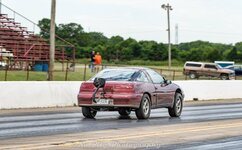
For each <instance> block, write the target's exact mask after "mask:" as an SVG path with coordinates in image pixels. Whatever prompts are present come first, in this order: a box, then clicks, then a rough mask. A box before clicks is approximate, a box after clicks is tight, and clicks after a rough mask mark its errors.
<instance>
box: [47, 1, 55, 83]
mask: <svg viewBox="0 0 242 150" xmlns="http://www.w3.org/2000/svg"><path fill="white" fill-rule="evenodd" d="M55 11H56V0H52V1H51V22H50V58H49V59H50V60H49V73H48V80H49V81H53V71H54V63H55Z"/></svg>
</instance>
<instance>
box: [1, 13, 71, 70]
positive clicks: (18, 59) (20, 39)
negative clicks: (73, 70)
mask: <svg viewBox="0 0 242 150" xmlns="http://www.w3.org/2000/svg"><path fill="white" fill-rule="evenodd" d="M35 25H36V24H35ZM0 47H1V48H4V49H6V50H7V51H9V52H10V53H12V54H13V55H12V57H11V58H8V60H7V61H9V62H10V66H11V67H10V68H11V69H15V68H21V69H24V68H25V67H26V66H29V65H34V64H35V63H36V62H46V63H48V62H49V49H50V45H49V43H48V40H45V39H43V38H41V37H40V36H39V35H37V34H35V33H34V32H33V31H29V30H28V29H27V27H23V26H21V23H18V22H16V21H15V19H14V18H11V17H9V16H8V14H1V13H0ZM65 48H69V49H70V48H71V49H72V50H73V54H72V55H71V56H67V54H66V53H65ZM74 51H75V48H74V47H73V45H62V46H56V50H55V59H56V60H57V61H60V62H62V63H64V62H67V61H70V60H71V61H74V59H75V56H74V54H75V52H74ZM0 61H3V58H2V57H0ZM4 61H6V60H4Z"/></svg>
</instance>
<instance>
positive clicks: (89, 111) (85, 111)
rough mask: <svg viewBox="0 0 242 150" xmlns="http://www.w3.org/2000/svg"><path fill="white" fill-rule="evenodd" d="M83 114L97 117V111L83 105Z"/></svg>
mask: <svg viewBox="0 0 242 150" xmlns="http://www.w3.org/2000/svg"><path fill="white" fill-rule="evenodd" d="M82 114H83V116H84V117H86V118H95V116H96V114H97V111H96V110H93V109H91V108H90V107H82Z"/></svg>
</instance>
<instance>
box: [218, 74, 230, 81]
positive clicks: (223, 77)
mask: <svg viewBox="0 0 242 150" xmlns="http://www.w3.org/2000/svg"><path fill="white" fill-rule="evenodd" d="M220 79H221V80H228V79H229V76H228V75H227V74H221V75H220Z"/></svg>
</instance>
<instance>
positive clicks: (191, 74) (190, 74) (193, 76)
mask: <svg viewBox="0 0 242 150" xmlns="http://www.w3.org/2000/svg"><path fill="white" fill-rule="evenodd" d="M189 77H190V78H191V79H195V78H197V74H196V73H195V72H190V73H189Z"/></svg>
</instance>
